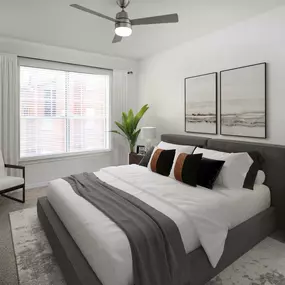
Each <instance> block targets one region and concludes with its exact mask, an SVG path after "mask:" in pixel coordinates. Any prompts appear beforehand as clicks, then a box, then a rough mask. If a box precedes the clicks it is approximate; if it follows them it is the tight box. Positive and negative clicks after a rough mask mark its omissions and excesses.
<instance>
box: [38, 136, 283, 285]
mask: <svg viewBox="0 0 285 285" xmlns="http://www.w3.org/2000/svg"><path fill="white" fill-rule="evenodd" d="M161 139H162V140H163V141H165V142H169V143H176V144H184V145H196V146H200V147H204V148H209V149H215V150H220V151H225V152H241V151H253V150H255V151H259V152H260V153H261V154H262V156H263V157H264V159H265V163H264V169H263V170H264V172H265V173H266V181H265V184H266V185H268V186H269V188H270V190H271V199H272V206H271V207H270V208H269V209H267V210H265V211H263V212H261V213H259V214H258V215H256V216H254V217H252V218H251V219H249V220H247V221H245V222H244V223H242V224H240V225H238V226H236V227H235V228H233V229H232V230H230V231H229V233H228V237H227V240H226V244H225V249H224V253H223V255H222V257H221V259H220V261H219V263H218V265H217V267H216V268H213V267H212V266H211V264H210V263H209V261H208V258H207V255H206V253H205V252H204V250H203V248H202V247H199V248H197V249H196V250H194V251H192V252H191V253H189V254H188V256H187V264H186V266H187V268H189V270H188V271H187V272H188V274H189V275H188V279H189V283H188V285H203V284H205V283H206V282H207V281H209V280H210V279H211V278H213V277H214V276H216V275H217V274H219V273H220V272H221V271H222V270H224V269H225V268H226V267H227V266H229V265H230V264H232V263H233V262H234V261H235V260H237V259H238V258H239V257H240V256H242V255H243V254H244V253H246V252H247V251H249V250H250V249H251V248H252V247H253V246H255V245H256V244H257V243H259V242H260V241H262V240H263V239H264V238H265V237H267V236H268V235H270V234H271V233H272V232H273V231H274V230H276V228H277V227H278V228H284V226H285V221H284V220H285V175H284V170H285V147H284V146H278V145H267V144H259V143H250V142H241V141H232V140H220V139H209V138H205V137H194V136H185V135H162V137H161ZM37 209H38V217H39V219H40V221H41V223H42V226H43V228H44V230H45V233H46V235H47V238H48V240H49V242H50V245H51V247H52V249H53V252H54V255H55V257H56V259H57V261H58V263H59V266H60V268H61V270H62V272H63V275H64V277H65V279H66V282H67V284H68V285H102V283H101V282H100V280H99V278H98V277H97V276H96V274H95V272H94V271H93V270H92V268H91V267H90V265H89V264H88V262H87V261H86V259H85V257H84V256H83V254H82V253H81V251H80V249H79V248H78V246H77V245H76V243H75V242H74V240H73V239H72V237H71V236H70V234H69V233H68V231H67V229H66V228H65V226H64V225H63V223H62V222H61V220H60V218H59V217H58V216H57V214H56V212H55V211H54V209H53V208H52V206H51V205H50V203H49V201H48V199H47V198H46V197H43V198H40V199H39V200H38V205H37ZM185 285H186V284H185Z"/></svg>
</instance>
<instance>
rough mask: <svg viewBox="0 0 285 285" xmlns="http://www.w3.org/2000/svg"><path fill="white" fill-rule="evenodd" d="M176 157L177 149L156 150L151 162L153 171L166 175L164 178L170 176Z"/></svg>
mask: <svg viewBox="0 0 285 285" xmlns="http://www.w3.org/2000/svg"><path fill="white" fill-rule="evenodd" d="M174 156H175V149H171V150H163V149H157V150H155V152H154V154H153V156H152V158H151V162H150V169H151V171H153V172H156V173H158V174H161V175H164V176H169V174H170V171H171V168H172V164H173V160H174Z"/></svg>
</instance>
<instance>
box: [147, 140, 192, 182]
mask: <svg viewBox="0 0 285 285" xmlns="http://www.w3.org/2000/svg"><path fill="white" fill-rule="evenodd" d="M157 149H165V150H167V149H175V150H176V151H175V156H174V160H173V164H172V169H171V171H170V175H169V177H172V178H174V166H175V162H176V160H177V157H178V155H179V154H180V153H187V154H191V153H192V152H193V151H194V149H195V146H191V145H180V144H172V143H167V142H163V141H161V142H160V143H159V144H158V145H157V146H156V147H155V148H154V150H153V152H152V154H151V157H150V160H149V163H148V165H147V167H148V169H150V163H151V160H152V156H153V154H154V153H155V151H156V150H157Z"/></svg>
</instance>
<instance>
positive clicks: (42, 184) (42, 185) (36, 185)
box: [26, 182, 48, 190]
mask: <svg viewBox="0 0 285 285" xmlns="http://www.w3.org/2000/svg"><path fill="white" fill-rule="evenodd" d="M47 186H48V182H38V183H32V184H26V189H27V190H30V189H35V188H41V187H47Z"/></svg>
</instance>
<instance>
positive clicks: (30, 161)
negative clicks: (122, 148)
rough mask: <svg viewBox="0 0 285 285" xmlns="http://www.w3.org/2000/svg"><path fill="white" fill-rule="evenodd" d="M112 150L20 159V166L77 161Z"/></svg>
mask: <svg viewBox="0 0 285 285" xmlns="http://www.w3.org/2000/svg"><path fill="white" fill-rule="evenodd" d="M111 152H112V149H106V150H98V151H96V150H95V151H85V152H76V153H63V154H53V155H45V156H34V157H26V158H21V159H20V161H19V162H20V164H21V165H29V164H38V163H49V162H53V161H61V160H69V159H79V158H84V157H92V156H93V157H94V156H99V155H104V154H106V153H111Z"/></svg>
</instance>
